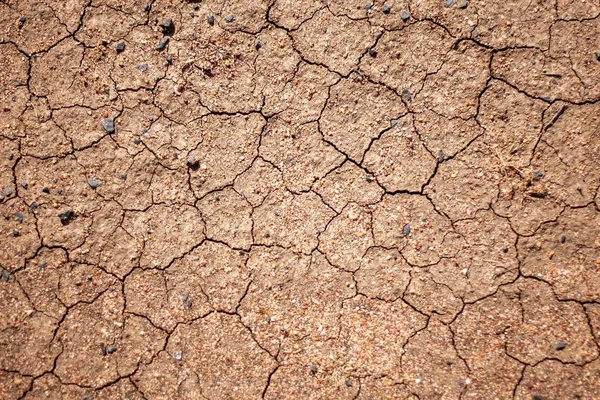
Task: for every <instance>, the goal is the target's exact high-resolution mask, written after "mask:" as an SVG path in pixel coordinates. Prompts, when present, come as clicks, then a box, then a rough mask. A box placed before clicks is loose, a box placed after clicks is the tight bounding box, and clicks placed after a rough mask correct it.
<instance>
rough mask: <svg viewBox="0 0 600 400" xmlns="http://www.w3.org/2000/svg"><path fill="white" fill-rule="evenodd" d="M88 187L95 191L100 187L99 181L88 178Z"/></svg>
mask: <svg viewBox="0 0 600 400" xmlns="http://www.w3.org/2000/svg"><path fill="white" fill-rule="evenodd" d="M88 185H90V187H91V188H92V189H97V188H99V187H100V186H101V185H102V182H100V180H99V179H95V178H90V179H88Z"/></svg>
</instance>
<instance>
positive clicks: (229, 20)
mask: <svg viewBox="0 0 600 400" xmlns="http://www.w3.org/2000/svg"><path fill="white" fill-rule="evenodd" d="M234 19H235V18H234V16H233V15H228V16H226V17H225V22H227V23H228V24H230V23H232V22H233V20H234Z"/></svg>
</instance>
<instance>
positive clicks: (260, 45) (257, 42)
mask: <svg viewBox="0 0 600 400" xmlns="http://www.w3.org/2000/svg"><path fill="white" fill-rule="evenodd" d="M254 47H255V48H256V50H260V48H261V47H262V44H261V43H260V42H259V41H258V40H257V41H256V44H255V45H254Z"/></svg>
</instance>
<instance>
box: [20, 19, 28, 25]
mask: <svg viewBox="0 0 600 400" xmlns="http://www.w3.org/2000/svg"><path fill="white" fill-rule="evenodd" d="M26 21H27V18H25V17H19V24H21V25H23V24H24V23H25V22H26Z"/></svg>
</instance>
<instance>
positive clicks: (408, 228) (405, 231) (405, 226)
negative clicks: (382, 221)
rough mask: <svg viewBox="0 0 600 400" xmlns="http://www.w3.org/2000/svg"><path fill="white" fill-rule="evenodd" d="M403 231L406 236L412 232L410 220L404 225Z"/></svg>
mask: <svg viewBox="0 0 600 400" xmlns="http://www.w3.org/2000/svg"><path fill="white" fill-rule="evenodd" d="M402 233H403V234H404V236H408V235H409V234H410V222H409V223H407V224H406V225H404V228H402Z"/></svg>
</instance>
